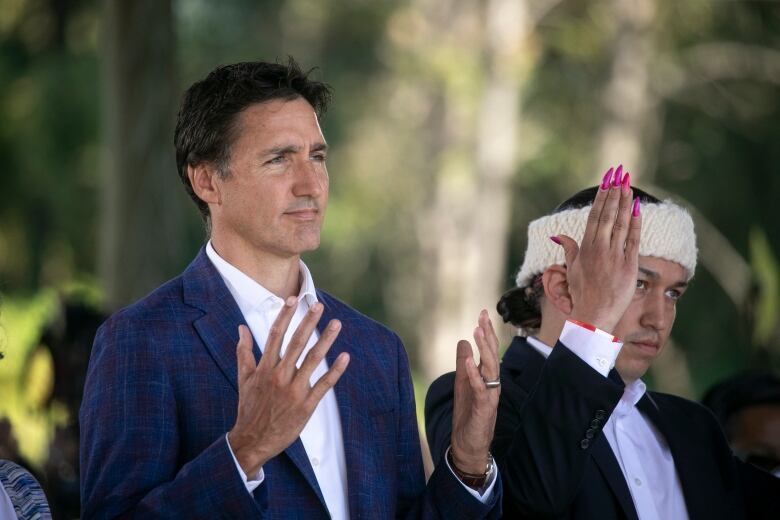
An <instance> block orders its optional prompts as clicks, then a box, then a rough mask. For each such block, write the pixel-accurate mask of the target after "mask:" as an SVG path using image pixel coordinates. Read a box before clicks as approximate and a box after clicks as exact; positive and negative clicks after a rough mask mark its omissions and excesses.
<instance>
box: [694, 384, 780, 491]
mask: <svg viewBox="0 0 780 520" xmlns="http://www.w3.org/2000/svg"><path fill="white" fill-rule="evenodd" d="M702 404H704V406H706V407H708V408H709V409H710V410H712V412H713V413H714V414H715V417H717V418H718V421H720V424H721V426H722V427H723V430H724V431H725V432H726V438H727V439H728V441H729V444H730V445H731V449H732V450H734V453H735V454H736V455H737V456H738V457H739V458H740V459H742V460H744V461H745V462H749V463H751V464H755V465H756V466H758V467H759V468H763V469H765V470H767V471H769V472H771V473H773V474H774V475H775V476H776V477H780V378H778V377H777V376H776V375H775V374H771V373H769V372H747V373H742V374H737V375H735V376H732V377H730V378H728V379H725V380H723V381H721V382H720V383H717V384H715V385H713V386H712V388H710V389H709V390H708V391H707V392H706V393H705V395H704V399H702Z"/></svg>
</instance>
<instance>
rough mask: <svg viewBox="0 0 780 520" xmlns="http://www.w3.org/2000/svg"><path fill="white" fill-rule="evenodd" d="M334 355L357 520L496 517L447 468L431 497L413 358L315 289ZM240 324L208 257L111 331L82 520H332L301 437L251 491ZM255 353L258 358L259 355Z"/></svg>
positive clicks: (85, 462)
mask: <svg viewBox="0 0 780 520" xmlns="http://www.w3.org/2000/svg"><path fill="white" fill-rule="evenodd" d="M318 298H319V300H320V301H321V302H322V303H323V305H324V306H325V312H324V313H323V316H322V321H321V322H320V330H321V329H322V327H324V326H325V325H326V324H327V323H328V321H329V320H330V319H333V318H338V319H339V320H341V322H342V324H343V326H342V331H341V334H340V335H339V337H338V339H337V341H336V342H335V344H334V345H333V347H332V348H331V350H330V352H329V353H328V361H329V363H332V362H333V361H334V360H335V358H336V356H338V354H339V353H341V352H349V354H350V357H351V361H350V364H349V367H348V368H347V370H346V372H345V374H344V375H343V376H342V378H341V380H340V381H339V383H338V384H337V385H336V387H335V392H336V400H337V402H338V406H339V412H340V415H341V422H342V428H343V434H344V450H345V454H346V461H347V482H348V493H349V509H350V516H351V518H352V519H359V518H371V519H382V518H397V517H408V518H448V519H449V518H464V519H466V518H469V519H473V518H483V517H485V516H487V515H489V516H490V517H496V516H497V515H498V513H499V508H500V505H499V504H500V485H499V486H497V487H496V489H497V490H499V492H498V493H496V494H495V496H494V499H493V500H492V501H491V503H490V504H487V505H483V504H481V503H479V502H478V501H477V500H476V499H474V498H473V497H471V495H469V494H468V492H467V491H466V490H465V489H463V487H462V486H461V485H460V483H459V482H458V481H457V480H456V479H455V477H454V476H453V475H452V474H451V472H449V470H448V469H447V468H446V467H444V468H443V471H442V468H439V469H437V471H436V472H434V475H433V476H432V478H431V479H430V482H429V484H428V485H427V486H426V484H425V481H424V476H423V467H422V458H421V455H420V441H419V438H418V433H417V422H416V419H415V407H414V395H413V391H412V383H411V377H410V373H409V366H408V361H407V358H406V353H405V351H404V348H403V345H402V344H401V341H400V340H399V338H398V337H397V336H396V335H395V334H393V333H392V332H391V331H389V330H388V329H386V328H385V327H383V326H382V325H380V324H378V323H376V322H374V321H372V320H370V319H369V318H367V317H365V316H363V315H361V314H359V313H358V312H356V311H355V310H353V309H351V308H349V307H348V306H346V305H345V304H343V303H341V302H339V301H338V300H336V299H335V298H333V297H332V296H330V295H328V294H326V293H324V292H318ZM241 323H244V319H243V316H242V315H241V312H240V311H239V309H238V306H237V305H236V303H235V301H234V300H233V298H232V296H231V295H230V293H229V291H228V290H227V288H226V287H225V285H224V283H223V282H222V279H221V278H220V276H219V275H218V273H217V271H216V270H215V268H214V267H213V265H212V264H211V262H210V261H209V260H208V258H207V256H206V254H205V251H204V250H201V252H200V253H199V255H198V256H197V257H196V259H195V260H194V261H193V263H192V264H191V265H190V266H189V267H188V268H187V270H186V271H185V272H184V273H183V274H182V275H181V276H179V277H178V278H175V279H174V280H172V281H170V282H168V283H167V284H165V285H163V286H162V287H160V288H159V289H157V290H156V291H155V292H153V293H152V294H150V295H149V296H147V297H146V298H144V299H143V300H141V301H140V302H138V303H136V304H134V305H132V306H130V307H128V308H126V309H123V310H122V311H119V312H118V313H116V314H114V315H113V316H112V317H111V318H109V320H108V321H106V323H104V324H103V326H102V327H101V328H100V330H99V331H98V333H97V336H96V338H95V343H94V347H93V350H92V355H91V359H90V364H89V370H88V374H87V381H86V386H85V390H84V400H83V403H82V407H81V413H80V419H81V497H82V508H83V511H82V514H83V518H85V519H92V518H116V517H125V516H126V517H143V518H166V519H167V518H187V519H192V518H284V519H297V518H300V519H307V520H309V519H318V518H322V519H326V518H329V514H328V511H327V509H326V508H325V504H324V501H323V499H322V494H321V492H320V490H319V486H318V485H317V481H316V478H315V477H314V472H313V470H312V468H311V466H310V465H309V459H308V457H307V456H306V452H305V450H304V448H303V445H302V443H301V442H300V439H298V440H297V441H296V442H294V443H293V444H292V445H291V446H290V447H288V448H287V449H286V450H285V451H284V452H283V453H282V454H280V455H278V456H277V457H275V458H273V459H272V460H270V461H269V462H268V463H266V464H265V465H264V466H263V470H264V472H265V481H264V482H263V484H261V486H260V487H259V488H258V489H257V490H255V492H254V494H253V495H250V494H249V493H247V491H246V489H245V488H244V485H243V483H242V482H241V479H240V477H239V475H238V472H237V471H236V468H235V465H234V463H233V460H232V458H231V456H230V452H229V450H228V446H227V443H226V442H225V433H226V432H227V431H229V430H230V429H231V428H232V426H233V424H234V422H235V419H236V409H237V405H238V386H237V382H236V375H237V364H236V357H235V356H236V354H235V347H236V343H237V341H238V325H239V324H241ZM255 356H256V357H257V358H258V359H259V357H260V351H259V349H257V346H255Z"/></svg>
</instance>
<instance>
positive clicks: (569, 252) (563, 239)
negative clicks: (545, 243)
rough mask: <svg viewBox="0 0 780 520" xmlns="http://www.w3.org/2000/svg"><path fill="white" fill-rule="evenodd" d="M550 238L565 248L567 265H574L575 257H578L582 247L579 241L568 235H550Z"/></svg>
mask: <svg viewBox="0 0 780 520" xmlns="http://www.w3.org/2000/svg"><path fill="white" fill-rule="evenodd" d="M550 240H552V241H553V242H555V243H556V244H559V245H560V246H561V247H562V248H563V254H564V256H565V257H566V265H572V264H573V263H574V259H575V258H577V254H578V253H579V252H580V247H579V246H578V245H577V242H576V241H575V240H574V239H573V238H571V237H569V236H566V235H557V236H554V237H550Z"/></svg>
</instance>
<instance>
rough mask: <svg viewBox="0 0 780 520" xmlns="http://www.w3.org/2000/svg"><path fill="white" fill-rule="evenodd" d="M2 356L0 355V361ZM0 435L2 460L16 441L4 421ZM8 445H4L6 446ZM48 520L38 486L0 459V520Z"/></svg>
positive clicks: (46, 507)
mask: <svg viewBox="0 0 780 520" xmlns="http://www.w3.org/2000/svg"><path fill="white" fill-rule="evenodd" d="M3 357H4V354H3V352H2V351H0V360H2V359H3ZM0 432H1V433H2V434H3V435H2V437H3V442H2V443H0V446H6V447H7V450H8V451H5V450H4V451H3V453H2V455H1V456H2V457H5V456H7V455H13V454H14V453H15V452H16V439H15V437H14V435H13V430H12V428H11V423H10V422H9V421H7V420H5V419H3V420H2V421H0ZM6 443H7V444H6ZM15 518H16V519H20V520H47V519H50V518H51V512H50V511H49V506H48V504H47V503H46V495H44V493H43V490H42V489H41V485H40V484H39V483H38V481H37V480H36V479H35V477H33V476H32V475H31V474H30V472H29V471H27V470H26V469H24V468H23V467H21V466H19V465H18V464H16V463H14V462H11V461H10V460H4V459H2V458H0V520H11V519H15Z"/></svg>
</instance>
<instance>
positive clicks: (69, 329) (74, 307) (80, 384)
mask: <svg viewBox="0 0 780 520" xmlns="http://www.w3.org/2000/svg"><path fill="white" fill-rule="evenodd" d="M105 319H106V316H105V315H104V314H103V313H101V312H100V311H99V310H97V309H96V308H94V307H93V306H92V305H89V304H88V303H86V302H85V301H81V300H80V299H79V298H74V297H67V298H64V299H62V300H60V301H59V302H58V310H57V312H56V313H54V315H53V317H52V319H51V320H50V321H49V322H48V323H47V324H46V326H45V327H44V329H43V332H42V333H41V339H40V341H39V344H40V345H41V346H42V347H45V348H47V349H48V350H49V352H51V357H52V367H53V371H54V382H53V383H54V384H53V387H52V393H51V396H50V399H49V401H48V402H47V403H46V404H47V405H49V406H51V404H52V401H56V402H57V404H58V406H59V407H60V408H64V409H65V410H66V411H67V422H65V423H64V424H58V425H57V426H56V427H55V429H54V435H53V436H52V438H51V441H50V442H49V446H48V457H47V458H46V462H45V463H44V465H43V474H44V478H43V484H44V488H45V491H46V495H47V497H48V499H49V507H50V509H51V511H52V515H53V516H54V517H56V518H62V519H70V518H78V517H79V516H80V514H81V504H80V497H79V423H78V413H79V407H80V405H81V396H82V393H83V391H84V380H85V379H86V375H87V362H88V361H89V352H90V349H91V348H92V340H93V339H94V337H95V332H96V331H97V329H98V327H99V326H100V324H101V323H102V322H103V321H105Z"/></svg>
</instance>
